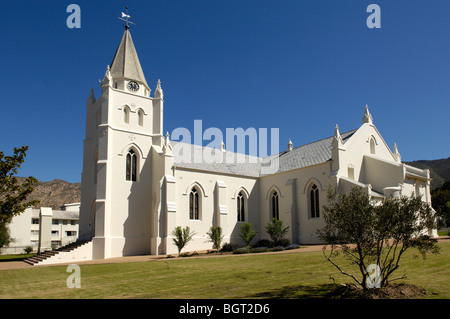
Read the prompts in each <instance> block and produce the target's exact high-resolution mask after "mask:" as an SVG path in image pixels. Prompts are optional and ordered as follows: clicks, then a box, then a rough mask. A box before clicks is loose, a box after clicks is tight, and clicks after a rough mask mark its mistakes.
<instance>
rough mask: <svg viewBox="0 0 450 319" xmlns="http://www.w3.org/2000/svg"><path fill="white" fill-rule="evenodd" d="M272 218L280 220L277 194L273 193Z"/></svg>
mask: <svg viewBox="0 0 450 319" xmlns="http://www.w3.org/2000/svg"><path fill="white" fill-rule="evenodd" d="M272 218H275V219H280V212H279V209H278V193H277V192H273V194H272Z"/></svg>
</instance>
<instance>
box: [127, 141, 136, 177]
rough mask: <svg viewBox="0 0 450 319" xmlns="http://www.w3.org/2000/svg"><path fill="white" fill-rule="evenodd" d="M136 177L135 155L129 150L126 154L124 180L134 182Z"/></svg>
mask: <svg viewBox="0 0 450 319" xmlns="http://www.w3.org/2000/svg"><path fill="white" fill-rule="evenodd" d="M136 177H137V155H136V153H135V152H134V151H133V150H132V149H130V150H129V151H128V154H127V167H126V179H127V181H133V182H135V181H136Z"/></svg>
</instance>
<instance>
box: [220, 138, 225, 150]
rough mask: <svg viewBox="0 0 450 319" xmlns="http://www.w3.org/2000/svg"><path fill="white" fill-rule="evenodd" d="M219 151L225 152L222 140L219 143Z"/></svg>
mask: <svg viewBox="0 0 450 319" xmlns="http://www.w3.org/2000/svg"><path fill="white" fill-rule="evenodd" d="M220 150H221V151H222V152H225V143H224V142H223V140H222V142H220Z"/></svg>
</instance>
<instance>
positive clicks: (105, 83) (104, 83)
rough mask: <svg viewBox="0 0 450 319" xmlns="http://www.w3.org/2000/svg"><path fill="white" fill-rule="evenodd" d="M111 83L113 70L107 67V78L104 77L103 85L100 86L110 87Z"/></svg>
mask: <svg viewBox="0 0 450 319" xmlns="http://www.w3.org/2000/svg"><path fill="white" fill-rule="evenodd" d="M110 83H111V69H110V68H109V65H108V66H107V67H106V71H105V76H104V77H103V80H102V83H101V84H100V86H104V85H109V84H110Z"/></svg>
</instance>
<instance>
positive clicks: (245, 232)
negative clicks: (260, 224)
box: [239, 223, 258, 246]
mask: <svg viewBox="0 0 450 319" xmlns="http://www.w3.org/2000/svg"><path fill="white" fill-rule="evenodd" d="M256 234H258V233H257V232H256V231H254V230H253V229H252V225H251V224H250V223H245V224H242V225H241V233H240V235H239V236H240V237H241V238H242V239H243V240H244V241H245V243H246V244H247V246H250V242H251V241H252V240H253V238H255V237H256Z"/></svg>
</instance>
